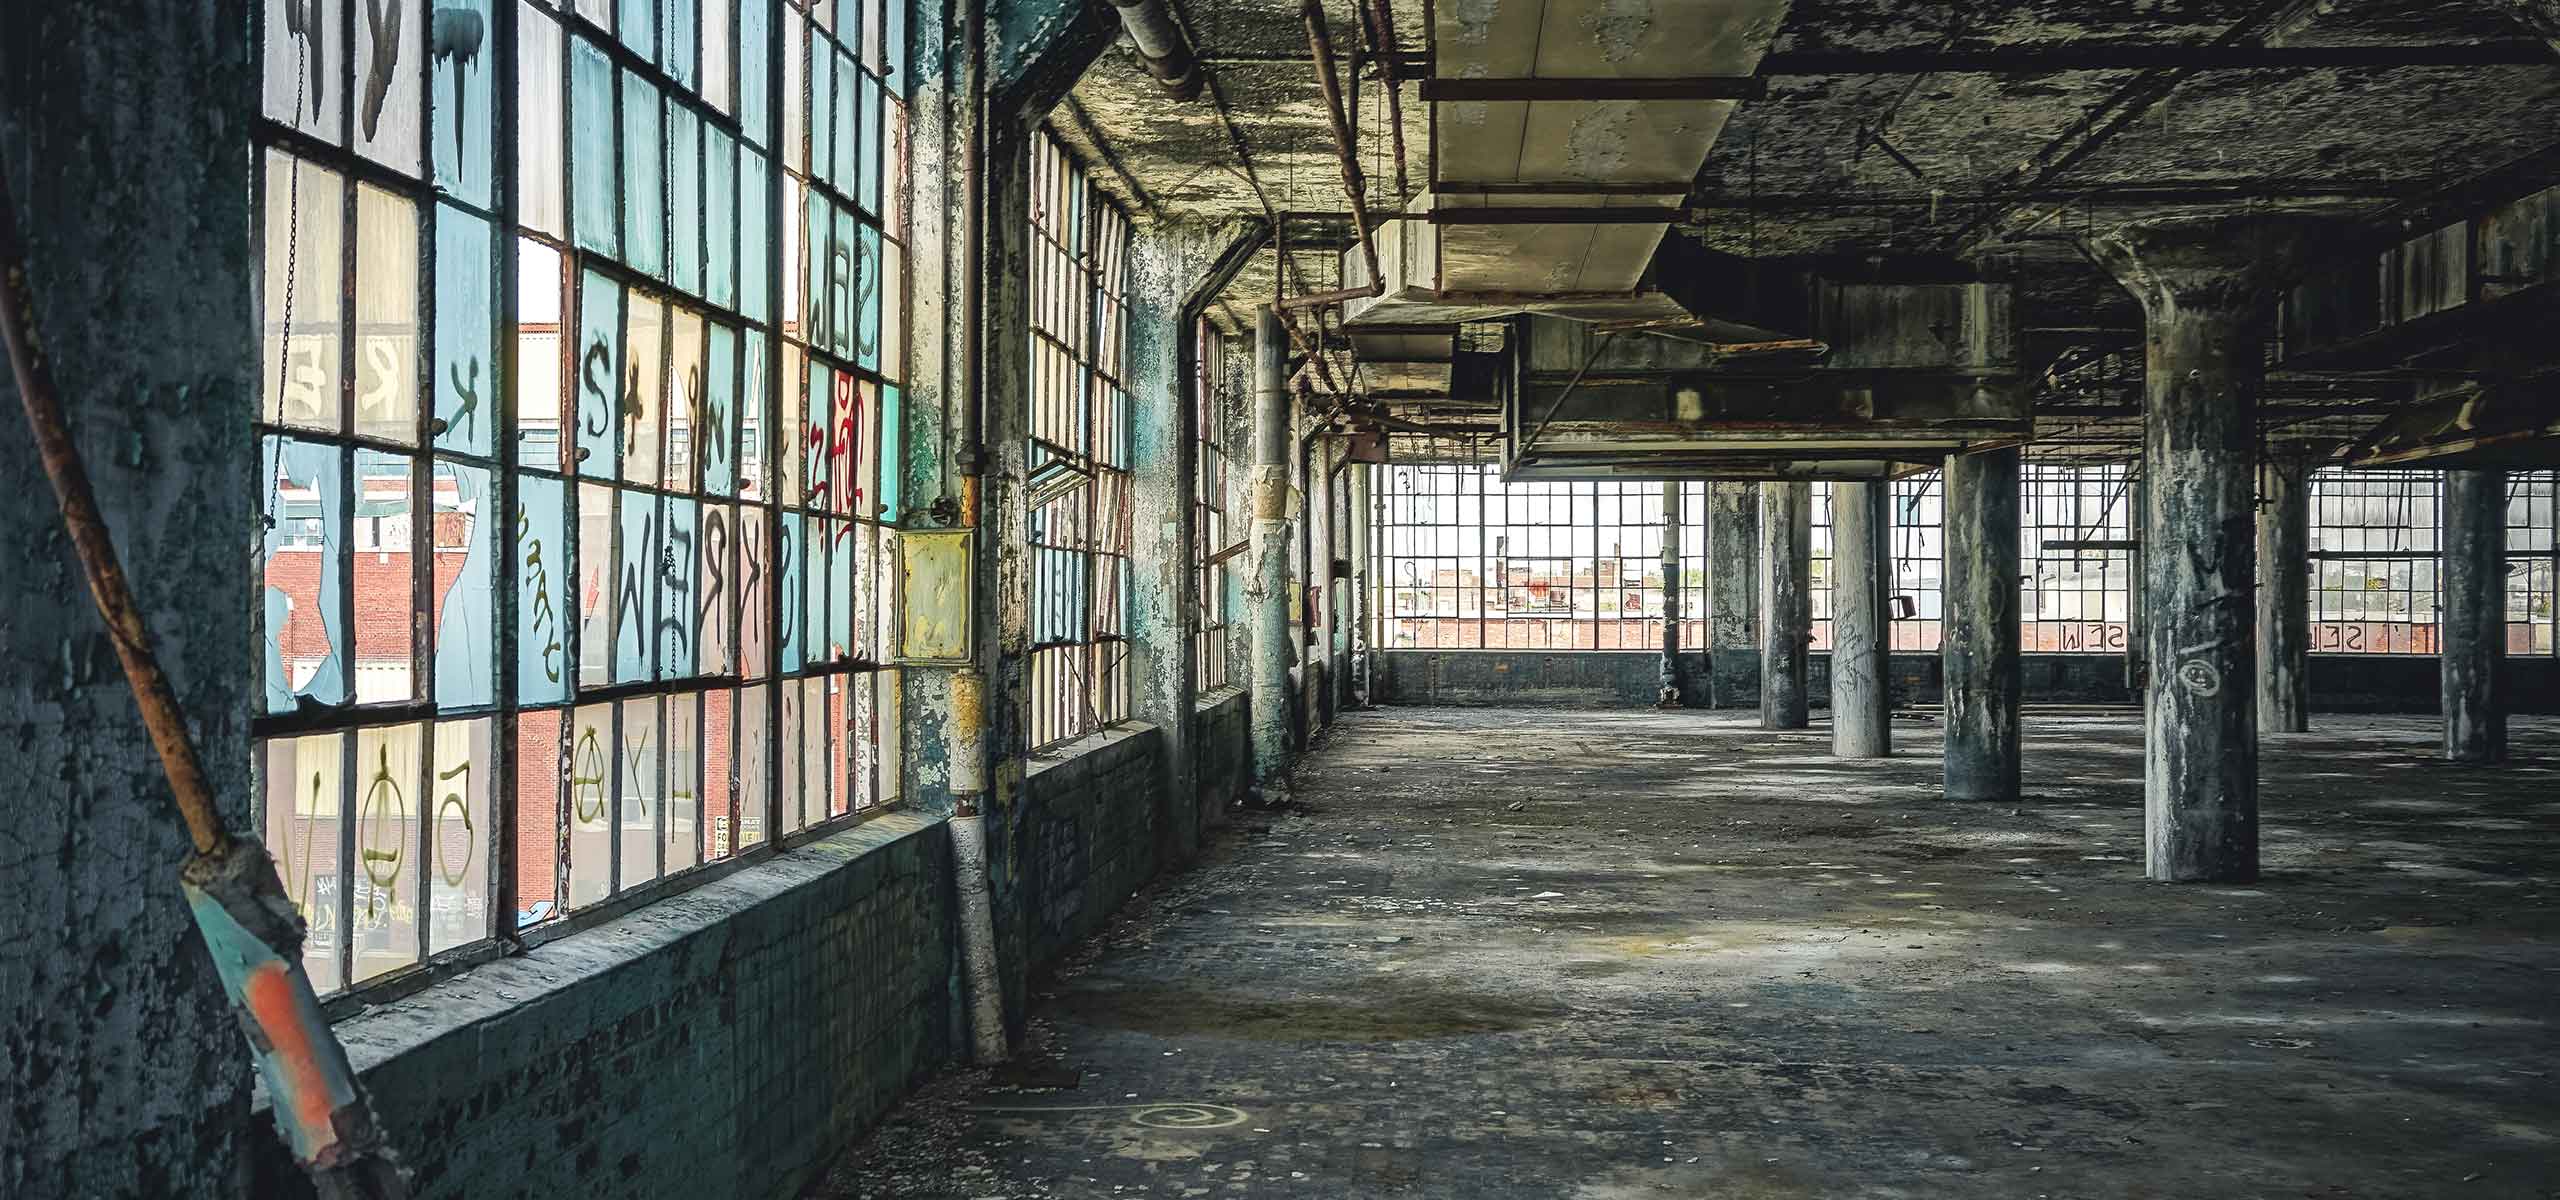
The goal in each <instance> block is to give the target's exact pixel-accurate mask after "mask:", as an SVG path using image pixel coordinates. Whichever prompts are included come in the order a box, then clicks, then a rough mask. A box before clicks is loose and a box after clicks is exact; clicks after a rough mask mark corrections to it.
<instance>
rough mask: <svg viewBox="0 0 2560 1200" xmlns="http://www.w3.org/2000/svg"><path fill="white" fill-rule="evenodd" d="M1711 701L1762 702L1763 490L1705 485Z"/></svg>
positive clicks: (1716, 703) (1742, 704) (1732, 703)
mask: <svg viewBox="0 0 2560 1200" xmlns="http://www.w3.org/2000/svg"><path fill="white" fill-rule="evenodd" d="M1707 596H1708V603H1707V621H1708V629H1707V656H1708V657H1707V672H1708V676H1707V679H1708V684H1707V686H1708V700H1709V703H1711V704H1713V705H1714V706H1715V707H1717V708H1743V707H1747V706H1751V705H1756V704H1758V703H1759V702H1760V637H1759V628H1760V622H1759V616H1758V613H1759V602H1760V489H1759V488H1758V487H1757V486H1755V485H1752V484H1748V483H1728V482H1723V481H1718V482H1715V483H1710V484H1708V485H1707Z"/></svg>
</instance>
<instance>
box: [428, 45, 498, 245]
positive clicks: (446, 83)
mask: <svg viewBox="0 0 2560 1200" xmlns="http://www.w3.org/2000/svg"><path fill="white" fill-rule="evenodd" d="M496 34H497V27H496V25H495V24H494V23H493V22H492V21H491V20H490V16H489V0H436V4H435V15H434V16H432V17H430V18H428V21H427V73H428V77H429V82H428V86H429V87H430V88H432V89H433V91H434V95H435V124H436V127H435V134H434V137H433V138H432V139H431V141H432V145H431V146H430V147H429V153H430V154H431V155H432V156H433V158H434V160H435V173H436V186H437V187H439V188H442V189H444V191H445V192H446V193H447V194H448V195H453V196H459V197H461V198H462V199H464V200H468V201H470V202H471V203H473V204H476V205H480V206H481V207H484V208H485V207H487V206H488V205H489V202H490V201H489V197H490V194H491V186H490V185H491V182H492V181H491V175H492V171H491V166H490V163H491V153H490V137H489V129H490V120H489V115H490V113H491V112H492V111H494V110H495V108H496V105H495V104H494V103H493V102H492V100H491V97H492V96H493V95H494V94H495V88H496V79H497V69H496V67H495V65H494V60H495V59H496V57H497V54H496V51H497V37H496Z"/></svg>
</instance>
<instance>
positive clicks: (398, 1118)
mask: <svg viewBox="0 0 2560 1200" xmlns="http://www.w3.org/2000/svg"><path fill="white" fill-rule="evenodd" d="M1207 700H1208V701H1209V702H1208V703H1206V704H1204V705H1203V707H1201V708H1200V709H1199V710H1198V712H1197V713H1196V714H1195V716H1194V718H1193V720H1194V731H1195V736H1196V737H1197V738H1198V744H1199V745H1200V747H1201V750H1202V753H1201V756H1200V761H1201V763H1202V772H1201V781H1200V788H1199V790H1198V792H1197V793H1196V794H1195V795H1194V796H1191V797H1185V798H1183V799H1184V800H1185V801H1186V802H1189V803H1195V804H1198V805H1200V806H1201V808H1202V811H1203V812H1204V813H1206V814H1209V815H1210V816H1211V817H1212V818H1213V819H1214V815H1215V814H1216V813H1217V812H1219V811H1221V810H1223V809H1224V808H1225V807H1226V805H1227V804H1228V803H1229V802H1230V801H1232V800H1233V799H1234V798H1235V797H1236V796H1237V795H1238V794H1239V791H1240V788H1241V784H1242V780H1243V775H1242V765H1243V764H1244V763H1245V762H1246V761H1247V760H1248V757H1249V756H1248V751H1247V749H1246V746H1245V736H1246V720H1245V697H1244V694H1243V693H1241V692H1237V691H1233V690H1228V691H1223V692H1219V693H1213V694H1212V695H1211V696H1209V697H1207ZM1162 745H1163V738H1162V736H1161V734H1160V733H1159V732H1158V731H1157V730H1156V729H1155V728H1154V727H1153V726H1148V725H1141V724H1134V723H1133V724H1126V725H1120V726H1115V727H1113V728H1112V729H1110V730H1107V731H1105V732H1103V733H1101V734H1097V735H1095V736H1093V737H1091V738H1086V739H1083V740H1081V741H1078V742H1075V743H1071V744H1069V745H1068V746H1066V747H1063V748H1061V749H1060V750H1059V751H1058V752H1056V753H1053V754H1049V755H1045V756H1043V757H1041V758H1039V759H1036V760H1034V762H1033V763H1032V766H1031V770H1030V771H1029V772H1028V773H1027V774H1026V776H1025V784H1024V787H1023V789H1022V790H1021V792H1020V793H1019V801H1018V803H1017V804H1016V805H1015V806H1014V808H1013V811H1012V812H1010V813H1007V814H1002V816H1003V817H1004V819H1002V820H998V821H993V822H990V826H991V828H994V829H1000V830H1002V832H1001V833H1000V834H999V835H998V836H996V837H995V838H993V839H991V841H992V845H991V847H990V850H991V864H990V865H991V867H992V874H993V887H994V892H995V901H996V909H997V920H998V931H997V932H998V943H999V948H1000V950H1001V951H1002V953H1003V960H1002V965H1003V968H1004V974H1005V977H1006V981H1007V985H1008V991H1009V992H1011V993H1012V995H1011V996H1010V997H1009V999H1010V1000H1011V1001H1012V1004H1011V1006H1010V1007H1009V1009H1008V1012H1009V1015H1011V1016H1012V1018H1013V1019H1014V1020H1016V1021H1019V1019H1020V1014H1021V1012H1022V1008H1021V1001H1022V999H1023V997H1024V995H1025V994H1026V992H1027V988H1028V986H1029V983H1030V981H1032V980H1036V979H1037V978H1039V977H1040V975H1041V974H1042V973H1043V972H1045V971H1047V970H1048V969H1050V968H1051V967H1053V966H1054V965H1055V964H1056V963H1057V962H1058V960H1059V959H1060V958H1061V957H1063V956H1064V955H1065V954H1066V953H1067V952H1068V951H1069V950H1070V949H1072V948H1073V947H1074V946H1075V944H1076V943H1077V942H1079V941H1081V940H1082V939H1084V938H1085V937H1087V936H1090V935H1091V934H1092V933H1093V932H1095V931H1096V930H1098V929H1100V928H1101V927H1102V926H1103V924H1104V923H1105V922H1107V921H1108V920H1109V919H1110V916H1111V914H1112V912H1113V911H1114V910H1115V909H1117V908H1118V907H1119V906H1120V904H1121V903H1122V902H1123V901H1125V900H1126V899H1128V897H1129V896H1130V894H1131V893H1133V892H1135V891H1136V890H1137V889H1138V888H1139V887H1141V886H1143V885H1144V884H1145V883H1146V882H1147V881H1148V880H1149V879H1150V878H1152V877H1153V876H1154V875H1155V874H1156V872H1157V871H1158V870H1159V869H1161V868H1162V867H1163V866H1164V865H1165V864H1164V862H1163V859H1162V857H1161V855H1160V854H1159V851H1158V842H1157V839H1156V836H1155V831H1156V829H1157V827H1158V825H1159V823H1160V822H1161V820H1162V815H1163V813H1164V812H1165V811H1166V805H1167V804H1168V803H1169V800H1170V798H1169V797H1167V796H1166V795H1165V794H1164V793H1165V785H1164V782H1163V780H1164V774H1163V772H1162V771H1161V770H1160V769H1159V756H1160V755H1161V752H1162ZM956 921H957V917H956V902H955V896H954V892H953V888H952V877H951V847H950V839H949V837H948V836H947V835H946V834H945V833H944V831H943V827H942V823H941V822H940V821H939V820H937V819H935V818H933V817H931V816H928V815H925V814H922V813H916V812H905V811H893V812H889V813H885V814H883V815H881V816H879V817H876V818H873V819H871V820H869V821H865V822H863V823H861V824H859V825H856V826H854V827H852V828H850V829H845V830H841V831H838V832H834V833H830V834H828V835H826V836H824V837H821V838H818V839H816V840H814V841H811V842H809V843H807V844H804V845H800V846H795V847H791V848H790V849H788V850H786V851H784V852H783V853H780V854H777V855H775V856H773V857H772V858H771V859H769V860H767V861H765V862H761V863H758V864H755V865H753V866H750V867H747V868H744V869H741V870H739V871H737V872H736V873H735V874H732V875H730V876H728V877H727V878H724V879H720V880H718V881H716V882H713V883H710V884H707V885H704V886H703V887H700V888H697V889H694V890H693V891H689V892H685V893H683V894H681V895H678V896H675V897H672V898H669V899H666V900H662V901H659V902H657V903H655V904H651V905H649V906H647V907H645V908H642V909H639V910H638V911H636V912H633V913H632V914H630V915H629V916H626V917H624V918H623V919H621V920H618V921H615V922H612V923H610V924H607V925H603V926H600V927H598V928H595V929H591V930H586V931H583V932H580V933H576V934H573V935H570V936H568V937H564V938H561V939H559V940H557V941H553V942H550V943H548V944H546V945H543V946H541V947H539V948H537V949H535V950H533V951H531V952H529V953H527V954H524V955H521V956H518V957H514V958H508V959H501V960H499V961H497V962H493V963H488V964H484V965H482V966H479V967H476V968H474V969H472V970H470V971H468V972H465V973H464V974H461V975H459V976H456V977H454V978H452V979H448V980H444V981H442V982H439V983H437V984H435V985H433V986H430V987H428V988H427V989H425V990H423V991H421V992H419V993H417V994H415V995H413V996H409V997H406V998H403V999H401V1000H398V1001H395V1002H392V1003H390V1004H386V1005H383V1006H382V1007H379V1008H376V1009H373V1010H370V1011H368V1012H365V1013H363V1014H360V1015H358V1016H355V1017H352V1018H350V1019H348V1020H346V1021H343V1022H341V1023H340V1024H339V1025H338V1031H339V1034H340V1036H341V1037H343V1038H344V1039H345V1040H346V1042H347V1046H348V1050H349V1052H350V1053H351V1054H352V1055H353V1056H354V1058H355V1060H356V1063H357V1066H358V1068H359V1070H361V1071H362V1073H363V1075H364V1078H365V1082H366V1084H367V1086H368V1087H369V1088H371V1090H372V1092H373V1097H374V1101H375V1103H376V1105H377V1106H378V1108H379V1110H380V1112H381V1115H382V1118H383V1121H384V1124H385V1126H386V1127H387V1128H388V1129H390V1130H391V1131H392V1138H393V1141H394V1142H395V1144H396V1145H397V1146H398V1148H399V1149H400V1151H401V1153H402V1155H403V1159H404V1161H405V1162H406V1163H407V1164H408V1166H409V1167H410V1169H411V1170H412V1171H413V1172H414V1173H415V1181H416V1185H417V1186H416V1195H417V1197H418V1200H438V1198H451V1200H461V1198H464V1197H472V1198H475V1200H476V1198H478V1197H484V1196H517V1195H550V1196H563V1197H568V1196H574V1197H578V1198H579V1200H623V1198H628V1200H640V1198H643V1197H660V1196H684V1195H706V1196H707V1195H719V1196H771V1197H787V1196H792V1195H796V1194H798V1192H799V1191H800V1190H801V1189H803V1188H805V1187H806V1186H807V1185H808V1183H809V1182H810V1181H811V1180H812V1179H813V1178H814V1177H815V1176H816V1174H817V1172H819V1171H820V1170H822V1169H823V1168H824V1167H825V1166H826V1164H827V1163H828V1162H829V1160H830V1159H831V1158H832V1157H833V1155H834V1153H835V1152H836V1151H837V1150H839V1149H840V1148H841V1147H842V1146H843V1145H844V1144H845V1143H846V1142H847V1141H848V1140H850V1139H851V1138H853V1137H855V1136H856V1135H858V1134H859V1133H860V1132H861V1131H862V1130H863V1129H865V1128H866V1127H868V1126H869V1125H870V1123H871V1122H872V1121H874V1120H876V1119H877V1118H878V1117H879V1116H880V1114H881V1113H883V1112H885V1111H886V1110H887V1109H888V1108H889V1107H890V1106H891V1105H893V1104H895V1103H897V1101H898V1100H899V1098H900V1097H902V1096H904V1095H905V1094H906V1093H907V1091H908V1090H909V1089H911V1088H912V1087H913V1086H915V1085H916V1084H917V1083H919V1082H920V1081H922V1080H923V1079H925V1078H927V1077H929V1076H930V1075H932V1074H933V1073H934V1072H935V1071H937V1070H939V1069H941V1068H943V1067H945V1066H948V1065H950V1064H951V1063H953V1062H954V1061H955V1060H956V1059H957V1058H958V1057H959V1056H961V1055H962V1054H965V1053H966V1047H967V1045H968V1038H967V1032H968V1031H967V1028H966V1025H965V1021H966V1016H965V1009H964V1007H963V1003H962V996H961V991H960V982H959V976H958V973H957V970H956V961H955V960H956V957H957V950H956V947H957V946H958V944H959V942H958V937H959V933H958V926H957V923H956ZM225 1033H226V1035H227V1034H228V1031H227V1030H226V1031H225ZM237 1049H238V1048H237V1046H236V1045H235V1044H234V1039H232V1038H230V1037H229V1036H226V1037H224V1038H222V1039H217V1040H216V1041H215V1042H214V1043H213V1044H211V1045H201V1044H200V1045H199V1047H198V1052H199V1053H200V1054H202V1055H205V1056H207V1057H210V1058H215V1059H219V1058H221V1057H222V1056H227V1055H233V1054H234V1053H235V1051H236V1050H237ZM237 1063H238V1069H239V1071H240V1072H242V1073H243V1074H245V1073H246V1071H247V1057H246V1055H245V1054H239V1055H238V1056H237ZM258 1120H259V1121H260V1122H261V1123H262V1124H261V1125H260V1126H259V1129H258V1133H257V1135H256V1142H257V1144H258V1146H259V1148H260V1150H259V1153H258V1155H257V1156H256V1159H257V1161H256V1162H255V1164H254V1175H255V1182H254V1185H253V1190H252V1191H251V1192H250V1193H249V1194H251V1195H255V1196H258V1197H261V1198H262V1200H264V1198H271V1197H272V1198H287V1197H291V1198H300V1197H308V1196H310V1194H311V1191H310V1188H309V1186H308V1184H307V1183H306V1182H305V1181H304V1180H303V1178H302V1177H301V1176H300V1175H299V1174H298V1173H297V1172H296V1171H295V1170H294V1167H293V1164H292V1163H291V1161H290V1160H289V1159H288V1158H287V1156H286V1155H285V1153H284V1150H283V1147H282V1146H281V1145H279V1144H278V1143H277V1142H276V1141H275V1139H274V1137H273V1136H272V1134H270V1133H268V1132H266V1129H265V1127H264V1125H263V1121H264V1120H265V1118H264V1116H263V1114H261V1115H260V1116H259V1118H258ZM13 1194H14V1193H13ZM170 1194H206V1195H229V1194H234V1193H233V1192H232V1191H231V1190H230V1189H228V1188H222V1187H218V1186H206V1187H203V1188H198V1189H182V1190H181V1191H179V1192H173V1193H170Z"/></svg>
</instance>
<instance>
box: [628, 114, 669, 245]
mask: <svg viewBox="0 0 2560 1200" xmlns="http://www.w3.org/2000/svg"><path fill="white" fill-rule="evenodd" d="M663 108H664V105H663V103H662V102H661V101H660V100H659V98H658V89H657V88H655V87H653V86H651V85H650V84H649V82H648V81H647V80H645V79H642V78H640V77H639V76H637V75H634V74H632V73H631V72H629V71H625V72H623V73H622V261H624V262H627V263H629V264H631V267H632V269H634V270H637V271H640V272H643V273H645V274H647V275H649V276H650V277H652V278H655V279H665V278H666V277H667V193H666V159H665V158H664V157H663V155H664V151H663V149H662V148H661V147H660V145H659V141H660V135H661V121H662V110H663Z"/></svg>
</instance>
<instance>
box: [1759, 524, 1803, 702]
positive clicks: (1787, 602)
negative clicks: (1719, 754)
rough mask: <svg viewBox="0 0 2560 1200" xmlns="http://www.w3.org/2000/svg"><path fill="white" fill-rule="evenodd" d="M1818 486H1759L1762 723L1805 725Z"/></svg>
mask: <svg viewBox="0 0 2560 1200" xmlns="http://www.w3.org/2000/svg"><path fill="white" fill-rule="evenodd" d="M1812 574H1813V485H1812V484H1810V483H1764V484H1761V485H1760V612H1761V616H1762V618H1763V620H1762V621H1761V625H1760V727H1761V728H1763V729H1802V728H1804V727H1805V725H1806V724H1807V722H1808V719H1809V716H1810V714H1809V713H1808V712H1807V709H1808V707H1809V703H1808V701H1809V697H1808V695H1807V693H1808V691H1809V688H1808V686H1807V682H1806V675H1807V673H1808V668H1809V667H1810V666H1811V661H1810V660H1811V656H1812V649H1813V579H1812Z"/></svg>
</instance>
